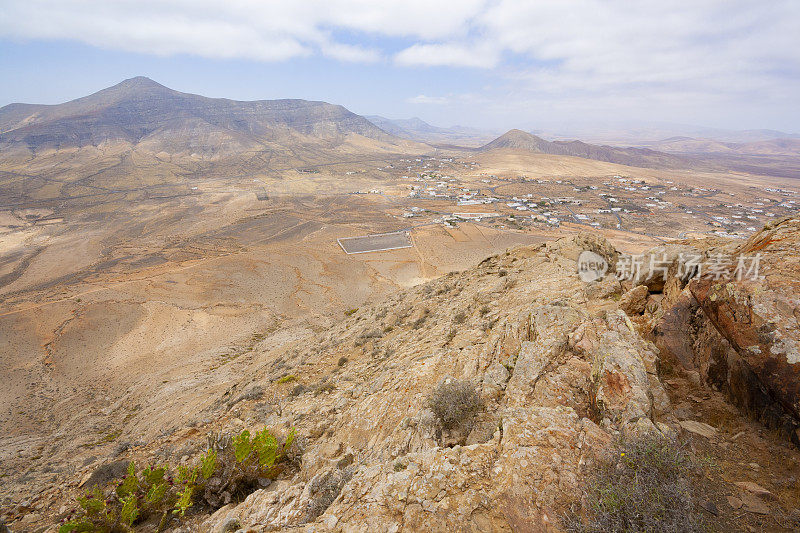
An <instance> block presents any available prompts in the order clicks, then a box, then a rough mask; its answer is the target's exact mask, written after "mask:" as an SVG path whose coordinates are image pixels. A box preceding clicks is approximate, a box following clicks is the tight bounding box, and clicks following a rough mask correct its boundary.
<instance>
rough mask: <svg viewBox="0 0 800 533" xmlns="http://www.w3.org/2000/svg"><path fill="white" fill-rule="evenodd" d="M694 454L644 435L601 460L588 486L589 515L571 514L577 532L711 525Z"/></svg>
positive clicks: (665, 532)
mask: <svg viewBox="0 0 800 533" xmlns="http://www.w3.org/2000/svg"><path fill="white" fill-rule="evenodd" d="M694 469H695V464H694V461H693V460H692V457H691V455H690V454H689V453H688V452H687V451H686V450H685V449H684V448H683V446H681V445H680V444H679V443H678V442H677V441H675V440H671V439H667V438H664V437H654V436H653V437H644V438H640V439H637V440H633V441H630V442H627V443H623V444H621V445H619V446H618V447H617V448H616V449H615V450H614V451H613V452H611V453H610V455H609V456H607V457H603V458H601V459H600V460H599V463H598V465H597V468H596V469H595V471H594V472H593V476H594V478H593V479H592V480H591V481H590V483H589V486H588V489H587V491H586V502H587V504H588V508H585V509H584V512H585V515H586V516H585V517H584V518H581V517H580V516H578V514H575V513H573V514H570V515H568V516H566V517H565V522H566V525H567V530H568V531H572V532H576V533H578V532H579V533H595V532H596V533H601V532H603V533H604V532H607V531H620V532H631V533H632V532H659V533H672V532H695V531H703V530H706V529H707V527H706V524H705V521H704V518H703V516H702V515H701V510H700V508H699V505H698V501H697V487H696V486H694V484H693V482H692V476H693V474H694V472H693V470H694Z"/></svg>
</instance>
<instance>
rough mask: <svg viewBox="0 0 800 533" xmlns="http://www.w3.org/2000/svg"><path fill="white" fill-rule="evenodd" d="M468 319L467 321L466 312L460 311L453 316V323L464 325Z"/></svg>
mask: <svg viewBox="0 0 800 533" xmlns="http://www.w3.org/2000/svg"><path fill="white" fill-rule="evenodd" d="M466 319H467V314H466V313H465V312H464V311H459V312H458V313H456V314H455V315H453V322H454V323H455V324H463V323H464V321H465V320H466Z"/></svg>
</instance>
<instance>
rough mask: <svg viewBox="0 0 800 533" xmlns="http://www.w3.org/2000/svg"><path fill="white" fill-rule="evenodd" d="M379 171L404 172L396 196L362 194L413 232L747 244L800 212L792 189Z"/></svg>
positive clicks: (469, 165) (474, 167)
mask: <svg viewBox="0 0 800 533" xmlns="http://www.w3.org/2000/svg"><path fill="white" fill-rule="evenodd" d="M403 164H405V166H401V165H403ZM401 169H402V170H401ZM379 170H383V171H389V172H392V173H397V172H401V173H402V174H401V175H398V176H396V178H398V179H397V180H396V184H395V185H394V187H391V188H393V189H395V190H394V191H393V192H390V191H388V190H387V191H386V192H385V191H383V190H382V189H371V190H369V191H364V192H365V193H367V194H380V195H383V196H385V197H392V198H394V199H395V200H397V203H398V205H400V206H402V209H403V211H402V214H400V215H399V216H400V217H401V218H403V219H407V220H408V222H409V223H410V224H409V225H410V226H411V227H415V226H419V225H427V224H444V225H446V226H451V227H452V226H456V225H458V223H459V222H463V221H472V222H475V223H481V224H487V225H491V226H492V227H495V228H498V229H506V230H517V231H519V230H525V229H526V228H532V229H536V230H542V229H546V228H559V227H562V226H563V225H570V226H573V225H577V226H587V228H595V229H610V230H617V231H621V232H627V233H635V234H638V235H646V236H649V237H652V238H656V239H675V238H685V236H686V235H687V234H688V233H693V234H709V235H715V236H720V237H726V238H732V239H744V238H747V237H748V236H749V235H750V234H752V233H753V232H755V231H757V230H758V229H759V228H761V227H762V226H763V225H764V224H766V223H768V222H769V221H770V220H773V219H779V218H782V217H785V216H788V215H791V214H794V213H796V212H797V209H798V206H800V204H798V202H799V201H800V192H799V191H798V190H795V189H788V188H779V187H767V186H756V185H742V186H739V187H737V188H735V189H733V188H732V189H731V190H721V189H720V188H713V187H707V186H705V187H704V186H700V185H695V184H691V183H685V182H682V181H680V180H679V179H677V178H675V179H652V178H649V179H644V178H640V177H636V176H627V175H625V176H623V175H610V176H608V177H606V178H605V179H603V180H602V181H599V180H598V179H597V178H595V177H591V178H590V177H581V176H575V177H571V178H569V179H565V178H563V177H560V178H548V177H544V176H543V177H540V178H533V177H529V176H521V175H520V176H498V175H495V174H489V173H484V172H482V171H481V167H480V165H479V164H478V163H476V162H474V161H470V160H458V159H456V158H453V157H441V158H435V157H420V158H416V159H404V160H401V161H399V162H398V164H392V165H388V166H387V167H383V168H380V169H379ZM398 189H399V190H398ZM398 196H399V197H400V198H398Z"/></svg>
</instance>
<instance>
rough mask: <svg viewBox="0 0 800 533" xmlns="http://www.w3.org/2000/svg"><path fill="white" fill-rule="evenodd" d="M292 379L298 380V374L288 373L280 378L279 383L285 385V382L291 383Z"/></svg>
mask: <svg viewBox="0 0 800 533" xmlns="http://www.w3.org/2000/svg"><path fill="white" fill-rule="evenodd" d="M292 381H297V376H294V375H292V374H288V375H286V376H283V377H282V378H280V379H279V380H278V385H283V384H284V383H291V382H292Z"/></svg>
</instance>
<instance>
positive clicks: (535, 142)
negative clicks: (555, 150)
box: [483, 129, 548, 152]
mask: <svg viewBox="0 0 800 533" xmlns="http://www.w3.org/2000/svg"><path fill="white" fill-rule="evenodd" d="M547 144H548V143H547V141H545V140H544V139H542V138H540V137H537V136H536V135H533V134H532V133H528V132H527V131H522V130H518V129H513V130H508V131H507V132H505V133H504V134H503V135H501V136H500V137H498V138H497V139H495V140H493V141H492V142H490V143H489V144H487V145H486V146H484V147H483V149H484V150H493V149H495V148H517V149H521V150H529V151H532V152H544V151H546V150H544V146H545V145H547Z"/></svg>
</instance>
